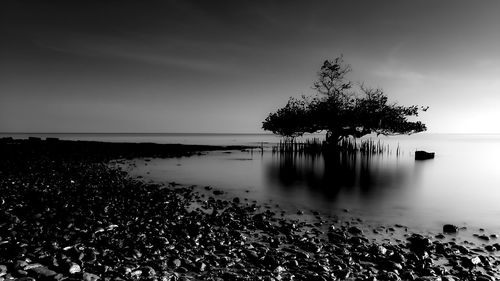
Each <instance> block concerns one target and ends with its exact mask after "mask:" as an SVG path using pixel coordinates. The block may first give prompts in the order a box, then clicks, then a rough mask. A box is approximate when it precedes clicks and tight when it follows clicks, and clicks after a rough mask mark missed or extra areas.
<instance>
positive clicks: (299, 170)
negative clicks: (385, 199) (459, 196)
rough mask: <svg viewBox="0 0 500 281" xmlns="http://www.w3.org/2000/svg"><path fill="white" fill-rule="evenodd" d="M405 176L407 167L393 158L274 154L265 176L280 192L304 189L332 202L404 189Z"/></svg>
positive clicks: (406, 176) (333, 154) (350, 155)
mask: <svg viewBox="0 0 500 281" xmlns="http://www.w3.org/2000/svg"><path fill="white" fill-rule="evenodd" d="M408 173H409V171H408V169H407V165H403V164H402V163H400V162H399V161H398V159H397V158H396V157H389V156H367V155H365V154H361V153H351V154H345V153H329V154H320V155H304V154H293V153H284V154H283V153H281V154H280V153H276V154H274V155H273V158H272V161H269V162H268V165H267V173H266V174H267V180H268V182H269V184H270V185H272V186H277V187H279V188H281V189H283V191H287V190H293V189H299V188H306V189H308V190H310V191H312V192H315V193H317V192H319V193H321V195H322V196H323V197H324V198H325V199H328V200H330V201H334V200H335V199H336V198H337V197H338V196H339V194H340V193H345V194H349V193H356V196H363V197H373V196H375V197H377V198H378V197H379V196H378V195H379V194H378V192H380V190H381V189H393V188H395V187H400V188H404V186H405V185H406V182H407V180H408Z"/></svg>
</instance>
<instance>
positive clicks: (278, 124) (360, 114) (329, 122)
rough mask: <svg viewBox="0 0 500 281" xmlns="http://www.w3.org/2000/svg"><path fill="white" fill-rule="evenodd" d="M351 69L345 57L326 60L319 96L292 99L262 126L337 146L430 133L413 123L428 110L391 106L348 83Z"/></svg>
mask: <svg viewBox="0 0 500 281" xmlns="http://www.w3.org/2000/svg"><path fill="white" fill-rule="evenodd" d="M349 72H351V67H350V66H349V65H347V64H345V63H344V61H343V58H342V57H337V58H335V59H334V60H326V61H325V62H324V63H323V65H322V67H321V69H320V71H319V72H318V78H317V80H316V81H315V82H314V84H313V89H314V90H315V91H316V93H317V94H316V96H314V97H312V98H307V97H305V96H303V97H302V99H294V98H290V99H289V100H288V103H287V104H286V106H285V107H283V108H280V109H278V110H277V111H276V112H274V113H270V114H269V116H268V117H267V118H266V119H265V120H264V122H263V123H262V128H263V129H264V130H267V131H272V132H273V133H275V134H279V135H281V136H284V137H286V138H288V139H292V140H293V138H295V137H297V136H301V135H303V134H304V133H313V132H318V131H325V132H326V142H327V143H330V144H333V145H335V144H337V143H338V141H339V140H341V139H342V138H346V137H349V136H352V137H356V138H357V137H362V136H364V135H367V134H370V133H376V134H377V135H379V134H383V135H394V134H413V133H418V132H422V131H425V130H426V127H425V124H423V123H422V122H420V121H410V120H409V118H410V117H412V116H414V117H416V116H418V114H419V111H420V110H422V111H425V110H427V108H423V107H419V106H416V105H412V106H402V105H398V104H397V103H389V99H388V97H387V96H386V95H385V93H384V92H383V91H382V90H381V89H371V88H368V87H365V86H364V85H361V86H359V89H358V91H360V92H361V93H360V94H358V93H356V91H355V89H354V87H353V86H352V85H353V83H352V82H351V81H348V80H347V79H346V76H347V74H348V73H349Z"/></svg>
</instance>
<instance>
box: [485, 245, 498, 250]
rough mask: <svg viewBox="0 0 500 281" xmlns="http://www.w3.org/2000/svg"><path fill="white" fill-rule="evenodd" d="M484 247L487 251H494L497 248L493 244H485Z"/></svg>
mask: <svg viewBox="0 0 500 281" xmlns="http://www.w3.org/2000/svg"><path fill="white" fill-rule="evenodd" d="M484 249H486V251H488V252H494V251H496V250H497V248H496V247H495V246H493V245H486V247H484Z"/></svg>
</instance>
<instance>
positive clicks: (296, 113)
mask: <svg viewBox="0 0 500 281" xmlns="http://www.w3.org/2000/svg"><path fill="white" fill-rule="evenodd" d="M309 104H310V103H309V101H308V100H307V99H306V97H304V96H303V97H302V99H300V100H299V99H295V98H293V97H291V98H290V99H289V100H288V102H287V104H286V105H285V107H283V108H280V109H278V111H276V112H274V113H271V114H269V116H267V118H266V120H265V121H264V122H263V124H262V128H263V129H264V130H266V131H271V132H273V133H274V134H277V135H281V136H283V137H285V139H286V141H293V140H294V138H296V137H299V136H302V135H303V134H304V133H308V132H309V133H312V132H315V131H316V130H315V129H314V128H311V127H310V125H311V124H313V123H314V122H312V121H311V120H308V118H309V117H310V115H309V112H310V109H309Z"/></svg>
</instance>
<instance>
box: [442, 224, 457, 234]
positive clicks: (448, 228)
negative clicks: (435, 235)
mask: <svg viewBox="0 0 500 281" xmlns="http://www.w3.org/2000/svg"><path fill="white" fill-rule="evenodd" d="M443 232H444V233H457V232H458V226H456V225H453V224H445V225H443Z"/></svg>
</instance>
